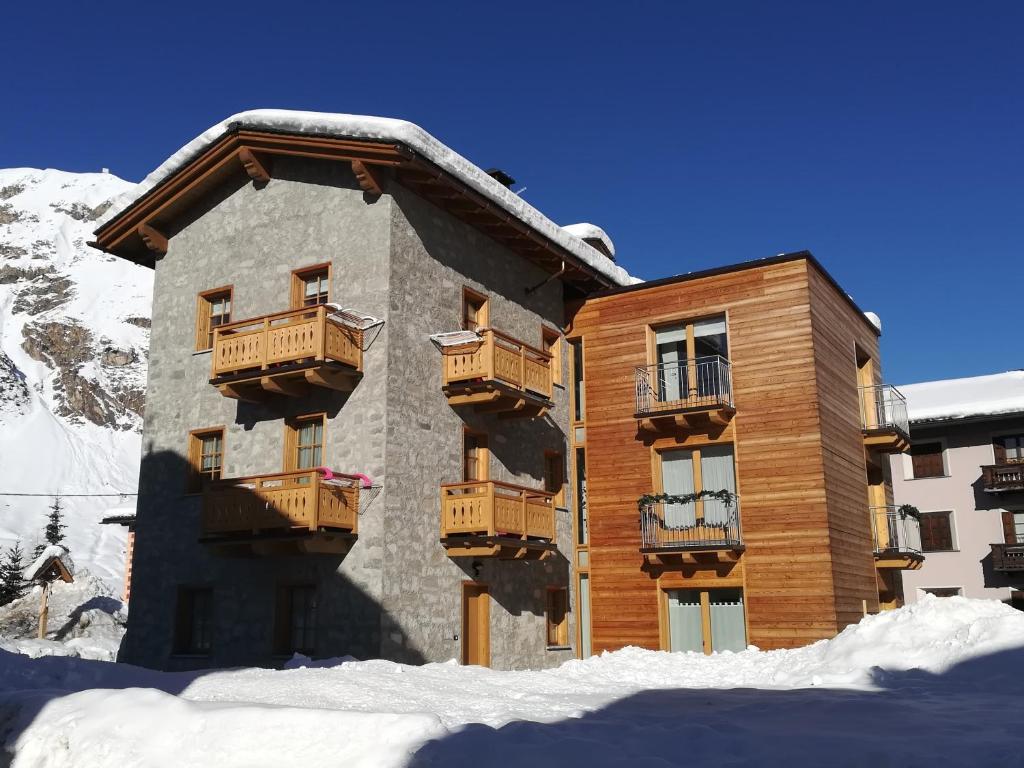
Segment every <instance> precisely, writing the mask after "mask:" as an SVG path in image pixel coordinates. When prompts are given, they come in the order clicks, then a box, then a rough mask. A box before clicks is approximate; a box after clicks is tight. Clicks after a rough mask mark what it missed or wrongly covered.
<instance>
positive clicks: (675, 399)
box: [634, 355, 736, 432]
mask: <svg viewBox="0 0 1024 768" xmlns="http://www.w3.org/2000/svg"><path fill="white" fill-rule="evenodd" d="M634 375H635V379H636V412H635V413H634V416H635V417H636V418H637V419H638V420H639V421H640V428H641V429H643V430H646V431H650V432H665V431H680V430H682V431H692V430H699V429H706V428H708V426H709V425H710V426H714V425H717V426H724V425H726V424H728V423H729V421H730V420H731V419H732V417H733V415H734V414H735V413H736V409H735V407H734V405H733V401H732V366H731V365H730V363H729V361H728V360H726V359H725V358H724V357H721V356H718V355H712V356H708V357H701V358H697V359H695V360H680V361H678V362H674V363H660V364H658V365H647V366H641V367H639V368H637V369H636V371H635V374H634Z"/></svg>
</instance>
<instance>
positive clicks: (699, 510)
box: [651, 440, 740, 520]
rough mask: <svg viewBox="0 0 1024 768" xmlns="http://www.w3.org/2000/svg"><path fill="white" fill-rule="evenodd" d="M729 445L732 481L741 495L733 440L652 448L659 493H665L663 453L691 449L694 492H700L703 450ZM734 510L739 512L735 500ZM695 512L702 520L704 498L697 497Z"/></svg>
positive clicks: (702, 485) (653, 470)
mask: <svg viewBox="0 0 1024 768" xmlns="http://www.w3.org/2000/svg"><path fill="white" fill-rule="evenodd" d="M723 445H727V446H729V447H730V448H732V481H733V485H735V486H736V490H735V492H734V493H735V496H736V497H737V498H739V495H740V470H739V461H738V458H737V456H736V443H735V441H733V440H722V441H720V442H717V443H699V444H697V445H666V446H659V447H655V448H652V449H651V451H652V454H653V455H652V456H651V463H652V479H653V480H654V488H655V489H656V492H657V493H665V477H664V473H663V471H662V462H663V461H664V458H663V454H665V453H672V452H674V451H689V452H690V461H691V465H692V469H693V492H694V493H700V492H701V491H703V490H704V474H703V471H702V470H703V468H702V466H701V451H702V450H703V449H705V448H718V447H721V446H723ZM733 504H734V506H733V511H734V512H736V513H737V515H738V514H739V510H738V504H737V503H736V502H735V500H734V502H733ZM694 514H695V515H696V517H697V519H698V520H700V519H702V518H703V517H704V499H697V500H696V501H695V502H694Z"/></svg>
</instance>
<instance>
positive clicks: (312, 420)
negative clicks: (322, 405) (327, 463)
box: [284, 413, 325, 472]
mask: <svg viewBox="0 0 1024 768" xmlns="http://www.w3.org/2000/svg"><path fill="white" fill-rule="evenodd" d="M324 421H325V417H324V414H322V413H317V414H313V415H310V416H299V417H298V418H295V419H292V420H291V421H289V422H288V423H287V425H286V427H285V430H286V431H285V461H284V466H285V471H286V472H295V471H298V470H301V469H315V468H316V467H320V466H323V464H324Z"/></svg>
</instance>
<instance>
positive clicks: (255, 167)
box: [238, 147, 270, 184]
mask: <svg viewBox="0 0 1024 768" xmlns="http://www.w3.org/2000/svg"><path fill="white" fill-rule="evenodd" d="M238 159H239V161H241V163H242V167H243V168H244V169H245V172H246V173H247V174H249V178H250V179H252V180H253V181H255V182H257V183H259V184H266V183H267V182H268V181H270V164H269V163H265V162H263V161H262V160H260V158H258V157H257V156H256V154H255V153H254V152H253V151H252V150H251V149H249V148H248V147H242V148H241V149H240V150H238Z"/></svg>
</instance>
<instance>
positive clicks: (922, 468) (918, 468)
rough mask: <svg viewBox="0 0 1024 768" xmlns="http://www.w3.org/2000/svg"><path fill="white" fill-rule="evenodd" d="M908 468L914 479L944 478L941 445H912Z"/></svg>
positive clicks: (944, 471) (944, 470)
mask: <svg viewBox="0 0 1024 768" xmlns="http://www.w3.org/2000/svg"><path fill="white" fill-rule="evenodd" d="M910 466H911V469H912V471H913V473H914V479H919V478H924V477H945V475H946V469H945V466H944V465H943V461H942V443H914V444H913V445H912V446H911V447H910Z"/></svg>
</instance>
